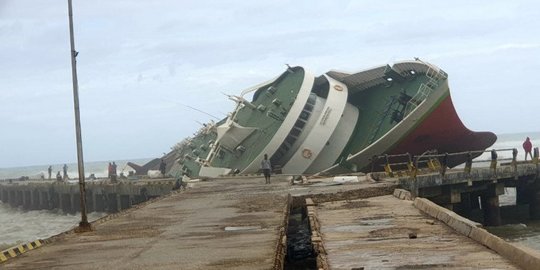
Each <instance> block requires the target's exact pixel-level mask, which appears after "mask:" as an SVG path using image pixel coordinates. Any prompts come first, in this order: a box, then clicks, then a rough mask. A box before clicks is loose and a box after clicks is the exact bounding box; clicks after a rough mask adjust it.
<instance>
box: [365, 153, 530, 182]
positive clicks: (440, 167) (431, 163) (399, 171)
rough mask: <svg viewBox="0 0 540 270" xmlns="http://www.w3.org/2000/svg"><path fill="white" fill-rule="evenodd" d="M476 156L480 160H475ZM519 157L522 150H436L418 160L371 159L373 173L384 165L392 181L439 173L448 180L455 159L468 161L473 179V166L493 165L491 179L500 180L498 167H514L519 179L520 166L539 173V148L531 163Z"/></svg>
mask: <svg viewBox="0 0 540 270" xmlns="http://www.w3.org/2000/svg"><path fill="white" fill-rule="evenodd" d="M501 152H511V155H512V157H508V158H499V153H501ZM484 153H489V154H490V158H482V156H481V155H482V154H484ZM473 156H479V157H478V158H476V159H473ZM517 156H518V150H517V149H516V148H504V149H489V150H476V151H464V152H454V153H443V154H439V153H437V151H436V150H431V151H426V152H425V153H423V154H421V155H417V156H413V155H410V154H409V153H405V154H396V155H379V156H374V157H373V158H372V159H371V164H372V172H374V171H375V166H376V165H380V166H383V167H384V171H385V173H386V175H387V176H389V177H402V176H409V177H411V178H416V176H417V175H418V174H426V173H438V174H440V175H441V176H443V177H444V176H445V175H446V173H447V169H448V166H447V165H448V162H449V160H450V159H451V158H452V157H465V160H466V161H465V164H464V166H463V172H464V173H465V175H466V177H470V174H471V170H472V166H473V163H477V164H478V163H489V168H490V171H491V177H492V178H493V179H497V167H498V166H500V165H510V166H511V167H512V169H513V172H514V175H515V177H516V178H517V172H518V170H517V165H518V164H522V163H532V164H536V166H537V169H539V168H538V167H540V158H539V148H538V147H536V148H534V151H533V158H532V160H531V161H518V158H517ZM396 159H397V162H391V160H396ZM403 160H405V161H403ZM381 161H382V162H381ZM508 161H509V162H508ZM483 167H485V166H483ZM403 168H405V169H403Z"/></svg>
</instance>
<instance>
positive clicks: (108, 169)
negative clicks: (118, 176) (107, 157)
mask: <svg viewBox="0 0 540 270" xmlns="http://www.w3.org/2000/svg"><path fill="white" fill-rule="evenodd" d="M111 176H112V163H110V162H109V166H108V167H107V178H109V179H111Z"/></svg>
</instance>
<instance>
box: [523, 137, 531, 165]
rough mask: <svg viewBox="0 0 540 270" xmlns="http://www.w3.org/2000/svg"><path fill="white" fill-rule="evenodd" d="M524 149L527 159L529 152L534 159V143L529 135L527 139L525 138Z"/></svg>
mask: <svg viewBox="0 0 540 270" xmlns="http://www.w3.org/2000/svg"><path fill="white" fill-rule="evenodd" d="M523 150H525V160H527V154H529V155H530V156H531V160H532V158H533V157H532V153H531V151H532V143H531V139H529V137H527V139H525V142H523Z"/></svg>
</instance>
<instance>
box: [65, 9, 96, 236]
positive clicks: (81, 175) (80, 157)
mask: <svg viewBox="0 0 540 270" xmlns="http://www.w3.org/2000/svg"><path fill="white" fill-rule="evenodd" d="M68 14H69V41H70V44H71V76H72V79H73V105H74V110H75V133H76V136H77V165H78V170H79V191H80V197H81V222H79V230H80V231H89V230H91V227H90V223H88V218H87V216H86V192H85V186H84V160H83V149H82V136H81V115H80V112H79V83H78V81H77V61H76V59H75V58H76V57H77V54H78V52H77V51H75V39H74V37H73V10H72V5H71V0H68Z"/></svg>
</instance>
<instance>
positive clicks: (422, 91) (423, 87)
mask: <svg viewBox="0 0 540 270" xmlns="http://www.w3.org/2000/svg"><path fill="white" fill-rule="evenodd" d="M425 75H426V77H427V80H426V82H424V83H421V84H420V86H419V87H418V91H416V94H415V95H414V96H413V98H412V99H411V100H410V101H409V102H408V103H407V106H406V107H405V114H404V117H406V116H407V115H409V114H410V113H411V112H412V111H413V110H414V109H415V108H416V107H418V106H419V105H420V104H421V103H422V101H424V100H425V99H426V98H427V97H428V96H429V95H430V94H431V93H433V91H435V89H437V87H439V82H440V81H441V80H445V79H446V78H448V74H446V72H444V71H443V70H442V69H439V68H435V67H432V66H431V65H428V69H427V70H426V73H425Z"/></svg>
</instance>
